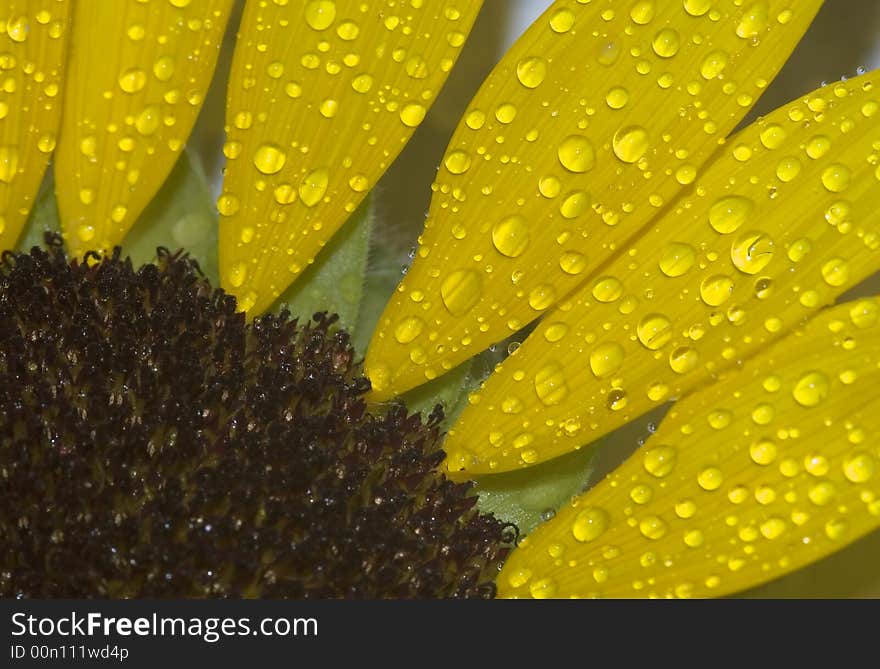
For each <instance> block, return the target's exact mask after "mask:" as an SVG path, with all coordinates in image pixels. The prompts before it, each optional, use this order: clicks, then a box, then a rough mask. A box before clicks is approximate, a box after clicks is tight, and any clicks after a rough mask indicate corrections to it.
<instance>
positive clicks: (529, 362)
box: [446, 73, 880, 473]
mask: <svg viewBox="0 0 880 669" xmlns="http://www.w3.org/2000/svg"><path fill="white" fill-rule="evenodd" d="M876 80H877V75H876V74H875V73H869V74H867V75H864V76H861V77H857V78H854V79H852V80H849V81H845V82H840V83H837V84H834V85H831V86H827V87H825V88H822V89H820V90H817V91H815V92H813V93H811V94H809V95H807V96H804V97H803V98H802V99H799V100H797V101H795V102H793V103H791V104H789V105H786V106H785V107H782V108H780V109H778V110H776V111H775V112H773V113H772V114H770V115H768V116H767V117H766V118H763V119H761V120H759V121H758V122H757V123H755V124H754V125H752V126H750V127H749V128H747V129H745V130H744V131H742V132H741V133H740V134H738V135H737V136H735V137H733V138H732V139H731V140H730V141H729V142H728V143H727V145H726V146H725V147H724V149H723V152H722V153H721V154H720V155H719V156H718V157H717V158H716V159H715V160H714V161H713V162H712V163H711V165H709V166H708V168H707V169H706V170H705V173H704V174H703V175H702V176H701V177H700V178H698V179H697V180H696V182H695V184H694V188H693V189H692V190H690V191H689V192H688V193H687V194H686V195H685V196H684V197H683V198H682V199H681V200H680V201H678V202H677V203H676V204H675V205H674V206H673V207H670V208H668V209H667V210H666V211H665V212H664V214H663V215H662V216H661V218H660V219H659V220H658V221H657V222H656V223H655V224H654V225H653V226H652V227H651V228H650V229H649V230H648V231H647V232H646V233H645V234H643V235H642V236H641V237H640V238H639V239H638V240H637V241H636V242H635V243H633V244H632V245H627V246H623V247H621V248H620V250H619V253H618V254H617V256H616V257H615V258H614V259H613V260H612V261H611V262H610V263H608V264H607V265H606V266H604V267H602V268H601V270H600V271H599V272H597V273H596V274H595V275H594V276H593V277H592V278H591V280H590V281H589V282H587V283H586V284H585V286H584V287H583V288H581V289H579V290H578V291H576V292H575V293H574V294H572V295H571V296H569V298H568V299H566V300H565V301H564V302H563V303H562V304H561V305H560V306H559V307H558V308H556V309H555V310H553V311H551V312H550V313H549V314H547V316H546V318H545V319H544V320H543V321H542V322H541V324H540V325H539V326H538V327H537V329H536V330H535V331H534V333H533V334H532V335H531V336H530V337H529V338H528V339H527V340H526V341H525V342H524V343H523V345H522V346H520V348H519V349H518V350H517V351H516V352H515V353H514V355H512V356H511V357H510V358H508V359H507V360H506V361H505V362H504V363H503V364H502V365H500V366H499V367H498V368H497V369H496V372H495V373H494V374H493V375H492V376H491V377H490V378H489V379H488V380H487V382H486V384H485V386H484V387H483V389H482V390H481V391H480V392H479V393H478V394H476V395H475V396H474V397H473V399H472V403H471V404H470V405H469V406H468V407H467V409H466V410H465V411H464V413H463V414H462V416H461V418H460V420H459V421H458V423H457V424H456V425H455V426H454V427H453V429H452V430H451V431H450V436H449V439H448V441H447V446H446V448H447V452H448V453H449V454H450V456H449V457H450V467H451V468H452V469H453V470H457V469H464V470H466V471H467V472H469V473H479V472H490V471H504V470H509V469H515V468H517V467H523V466H527V465H529V464H532V463H535V462H540V461H543V460H546V459H549V458H552V457H555V456H556V455H559V454H561V453H564V452H567V451H570V450H572V449H575V448H578V447H580V446H581V445H583V444H585V443H587V442H589V441H592V440H593V439H595V438H596V437H598V436H600V435H602V434H605V433H607V432H609V431H611V430H613V429H615V428H616V427H618V426H620V425H622V424H623V423H625V422H627V421H629V420H631V419H633V418H634V417H636V416H639V415H641V414H643V413H645V412H646V411H648V410H650V409H651V408H653V407H655V406H658V405H659V404H661V403H663V402H665V401H667V400H669V399H673V398H676V397H679V396H682V395H684V394H685V393H687V392H688V391H690V390H692V389H694V388H696V387H697V386H699V385H700V384H705V383H707V382H709V381H711V380H712V379H713V377H715V376H716V375H717V374H718V373H719V372H721V371H722V370H724V369H725V368H727V367H731V366H733V365H736V364H741V363H742V361H743V360H746V359H748V358H749V357H750V356H752V355H754V354H755V353H756V352H757V351H758V350H759V349H760V348H761V347H763V346H765V345H766V344H767V343H769V342H772V341H774V340H776V339H778V338H779V337H781V336H783V335H784V334H785V333H786V332H787V331H790V330H791V329H792V328H794V327H796V326H797V325H798V324H800V323H802V322H803V320H804V319H805V318H806V317H808V316H809V315H810V314H811V313H813V312H815V311H816V310H817V309H819V308H821V307H822V306H825V305H827V304H829V303H831V302H833V301H834V299H835V298H836V297H837V296H838V295H840V294H841V293H842V292H843V291H845V290H846V289H847V288H849V287H851V286H853V285H855V284H856V283H858V282H859V281H860V280H861V279H863V278H864V277H866V276H867V275H869V274H870V273H872V272H874V271H876V270H877V268H878V264H880V263H878V255H877V254H878V249H880V172H878V167H877V166H878V163H880V129H878V128H880V126H878V123H877V121H878V119H880V113H878V111H880V106H878V99H880V96H878V91H877V90H876V88H875V82H876Z"/></svg>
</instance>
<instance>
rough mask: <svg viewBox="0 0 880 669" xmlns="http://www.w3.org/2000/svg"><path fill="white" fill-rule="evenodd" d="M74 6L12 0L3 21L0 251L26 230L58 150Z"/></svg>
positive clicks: (54, 0)
mask: <svg viewBox="0 0 880 669" xmlns="http://www.w3.org/2000/svg"><path fill="white" fill-rule="evenodd" d="M69 14H70V2H67V1H66V0H62V1H59V0H12V2H6V3H5V4H4V16H3V20H2V21H0V43H2V45H0V53H2V55H0V70H2V71H3V77H2V78H3V83H2V91H3V92H2V95H0V251H3V250H6V249H11V248H13V247H14V246H15V242H16V240H17V239H18V236H19V234H20V233H21V230H22V228H23V227H24V222H25V221H26V220H27V215H28V212H30V209H31V205H32V204H33V202H34V196H35V195H36V193H37V190H38V188H39V187H40V182H41V181H42V179H43V172H44V171H45V170H46V165H47V164H48V162H49V156H50V155H51V154H52V150H53V149H54V148H55V137H56V134H57V132H58V120H59V118H60V112H61V104H60V101H61V95H60V94H59V92H60V85H61V80H62V75H63V70H64V52H65V48H66V45H67V36H68V34H69V32H70V30H69V26H68V17H69Z"/></svg>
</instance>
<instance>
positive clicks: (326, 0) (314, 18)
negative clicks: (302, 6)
mask: <svg viewBox="0 0 880 669" xmlns="http://www.w3.org/2000/svg"><path fill="white" fill-rule="evenodd" d="M305 17H306V23H308V24H309V27H310V28H312V29H313V30H318V31H321V30H326V29H327V28H329V27H330V26H331V25H332V24H333V21H335V20H336V3H335V2H332V1H331V0H314V1H313V2H310V3H309V4H307V5H306V10H305Z"/></svg>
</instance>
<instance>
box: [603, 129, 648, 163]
mask: <svg viewBox="0 0 880 669" xmlns="http://www.w3.org/2000/svg"><path fill="white" fill-rule="evenodd" d="M612 148H613V149H614V155H615V156H617V157H618V158H619V159H620V160H622V161H623V162H625V163H635V162H637V161H638V160H640V159H641V158H642V157H643V156H644V155H645V153H647V151H648V131H647V130H645V129H644V128H643V127H642V126H640V125H631V126H627V127H625V128H621V129H620V130H618V131H617V132H616V133H615V134H614V140H613V142H612Z"/></svg>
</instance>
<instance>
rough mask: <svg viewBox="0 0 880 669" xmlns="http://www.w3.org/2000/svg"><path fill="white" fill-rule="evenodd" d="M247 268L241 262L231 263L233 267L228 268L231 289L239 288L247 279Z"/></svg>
mask: <svg viewBox="0 0 880 669" xmlns="http://www.w3.org/2000/svg"><path fill="white" fill-rule="evenodd" d="M247 275H248V268H247V265H245V264H244V263H243V262H237V263H233V265H232V266H231V267H230V268H229V274H228V279H229V285H230V286H232V287H233V288H240V287H241V286H242V285H243V284H244V282H245V279H247Z"/></svg>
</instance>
